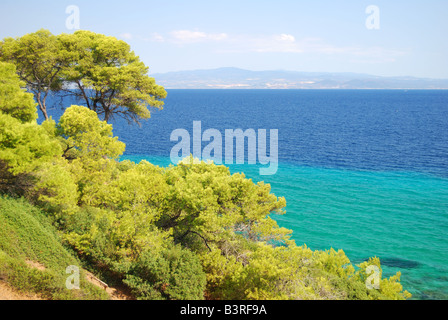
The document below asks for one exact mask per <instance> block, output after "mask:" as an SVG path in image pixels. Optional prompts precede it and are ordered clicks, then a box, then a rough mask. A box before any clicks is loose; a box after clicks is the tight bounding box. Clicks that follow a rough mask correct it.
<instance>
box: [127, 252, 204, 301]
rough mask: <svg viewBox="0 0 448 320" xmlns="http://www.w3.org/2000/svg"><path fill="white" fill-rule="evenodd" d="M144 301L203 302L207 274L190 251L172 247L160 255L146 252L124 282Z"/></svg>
mask: <svg viewBox="0 0 448 320" xmlns="http://www.w3.org/2000/svg"><path fill="white" fill-rule="evenodd" d="M124 282H125V283H126V284H128V285H129V287H130V288H132V289H133V291H134V293H135V294H136V295H137V296H138V297H140V299H169V300H200V299H203V298H204V297H203V296H204V289H205V282H206V279H205V273H204V272H203V270H202V266H201V264H200V262H199V259H198V258H197V256H196V255H194V254H193V253H192V252H190V251H189V250H186V249H183V248H182V247H180V246H171V247H169V248H166V249H162V250H161V251H160V252H156V253H154V252H153V251H150V250H148V251H145V252H143V253H142V254H141V255H140V257H139V258H138V260H137V261H136V262H135V263H133V264H132V266H131V267H130V269H129V271H128V272H127V275H126V279H125V280H124Z"/></svg>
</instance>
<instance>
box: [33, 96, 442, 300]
mask: <svg viewBox="0 0 448 320" xmlns="http://www.w3.org/2000/svg"><path fill="white" fill-rule="evenodd" d="M167 92H168V96H167V98H166V99H165V100H164V101H165V105H164V108H163V110H157V109H152V110H151V118H150V119H148V120H146V121H143V122H142V124H141V126H137V125H135V124H134V125H130V124H129V123H128V122H126V121H124V120H123V119H114V120H112V121H111V123H112V124H113V128H114V135H115V136H118V137H119V139H120V140H121V141H123V142H125V143H126V152H125V154H124V155H123V156H122V159H129V160H132V161H135V162H139V161H141V160H148V161H150V162H152V163H154V164H156V165H159V166H168V165H170V164H172V161H171V158H170V153H171V150H172V149H173V147H174V146H175V145H176V144H177V142H176V141H172V139H170V137H171V134H172V133H173V131H174V130H176V129H184V130H186V131H188V132H189V134H190V135H191V137H193V134H194V132H193V123H194V121H200V123H201V128H202V131H205V130H207V129H217V130H218V131H219V132H221V133H222V135H223V136H224V133H225V130H226V129H234V130H235V129H242V130H243V131H245V130H247V129H254V130H255V132H258V130H259V129H265V130H267V132H270V130H277V132H278V139H277V142H278V143H277V146H278V169H277V171H276V172H275V174H272V175H261V174H260V170H259V169H260V167H263V165H261V164H259V163H256V164H250V163H249V161H245V162H244V163H243V164H225V165H227V166H228V167H229V168H230V171H231V172H232V173H235V172H243V173H244V174H245V175H246V177H247V178H250V179H252V180H253V181H254V182H257V181H265V182H266V183H269V184H270V185H271V188H272V193H274V194H275V195H276V196H281V197H285V199H286V202H287V206H286V208H285V211H286V213H285V214H284V215H274V216H273V218H274V219H275V220H276V221H277V222H278V224H279V225H280V226H281V227H285V228H288V229H290V230H292V239H293V240H295V242H296V243H297V244H298V245H304V244H306V245H307V246H308V247H309V248H311V249H313V250H328V249H330V248H333V249H335V250H339V249H342V250H343V251H344V252H345V253H346V255H347V256H348V257H349V259H350V261H351V262H352V263H353V264H359V263H361V262H363V261H366V260H367V259H368V258H369V257H379V258H380V261H381V264H382V270H383V277H389V276H391V275H394V274H395V273H396V272H398V271H400V272H401V283H402V285H403V287H404V289H406V290H408V291H409V292H410V293H412V295H413V298H412V299H418V300H424V299H430V300H438V299H448V91H447V90H261V89H260V90H245V89H235V90H233V89H229V90H227V89H224V90H223V89H221V90H214V89H204V90H190V89H188V90H187V89H185V90H180V89H176V90H175V89H171V90H170V89H169V90H167ZM54 102H55V103H54V104H53V105H51V106H50V108H49V109H50V110H49V114H50V115H51V116H52V117H53V118H54V119H56V120H57V119H58V118H59V117H60V115H61V113H62V109H61V104H60V103H56V99H54ZM71 103H74V104H76V103H75V102H73V101H69V100H67V99H66V100H65V101H64V103H63V104H62V105H63V106H64V107H65V106H67V105H68V104H71ZM40 119H41V117H40ZM267 144H268V146H267V149H268V150H269V139H268V140H267ZM205 145H207V142H203V144H202V147H204V146H205ZM223 146H224V143H223ZM246 151H247V149H246ZM246 160H248V159H246Z"/></svg>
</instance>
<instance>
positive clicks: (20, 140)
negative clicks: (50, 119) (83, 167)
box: [0, 112, 62, 174]
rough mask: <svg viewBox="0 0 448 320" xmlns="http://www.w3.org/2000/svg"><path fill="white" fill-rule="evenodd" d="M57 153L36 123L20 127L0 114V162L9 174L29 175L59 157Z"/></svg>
mask: <svg viewBox="0 0 448 320" xmlns="http://www.w3.org/2000/svg"><path fill="white" fill-rule="evenodd" d="M61 151H62V150H61V147H60V145H59V143H58V142H57V141H55V140H52V139H51V138H50V137H49V136H48V134H47V132H46V131H45V130H44V128H42V127H41V126H39V125H38V124H37V123H34V122H29V123H22V122H21V121H20V120H18V119H16V118H13V117H12V116H11V115H7V114H4V113H2V112H0V161H3V162H4V163H6V164H7V165H8V166H9V170H10V172H12V173H13V174H17V173H23V172H31V171H33V170H35V169H36V168H37V166H39V165H41V164H42V163H45V162H49V161H52V160H53V159H54V158H55V157H57V156H60V154H61V153H62V152H61Z"/></svg>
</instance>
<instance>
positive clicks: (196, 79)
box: [152, 68, 448, 89]
mask: <svg viewBox="0 0 448 320" xmlns="http://www.w3.org/2000/svg"><path fill="white" fill-rule="evenodd" d="M152 76H153V77H154V78H155V79H156V82H157V84H160V85H162V86H164V87H165V88H166V89H448V79H426V78H414V77H379V76H373V75H368V74H358V73H322V72H297V71H250V70H244V69H239V68H218V69H210V70H191V71H177V72H168V73H158V74H153V75H152Z"/></svg>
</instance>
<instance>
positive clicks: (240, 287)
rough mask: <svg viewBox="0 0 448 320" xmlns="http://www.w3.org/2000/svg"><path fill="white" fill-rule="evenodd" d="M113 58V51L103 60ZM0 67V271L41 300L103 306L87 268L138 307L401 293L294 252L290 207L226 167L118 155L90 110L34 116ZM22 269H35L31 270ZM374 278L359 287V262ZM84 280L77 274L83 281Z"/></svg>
mask: <svg viewBox="0 0 448 320" xmlns="http://www.w3.org/2000/svg"><path fill="white" fill-rule="evenodd" d="M108 54H110V53H108ZM23 87H24V83H23V82H22V81H20V79H19V77H18V76H17V74H16V68H15V66H14V65H13V64H9V63H4V62H0V192H1V193H2V194H3V197H2V198H1V200H0V201H1V202H0V204H1V205H0V226H1V228H0V276H1V278H2V281H7V282H8V283H10V284H11V285H13V286H14V287H17V288H20V289H23V290H30V291H34V292H39V293H40V294H42V295H43V296H45V297H47V298H50V299H103V298H107V296H106V295H105V294H104V292H101V291H98V290H97V288H95V287H92V286H91V285H90V284H89V283H87V282H86V281H85V280H82V282H81V284H80V289H79V290H73V289H72V290H70V289H68V288H66V287H65V283H66V279H67V274H66V273H65V272H66V268H67V267H68V266H71V265H78V266H81V265H84V266H88V268H89V269H90V270H92V271H94V273H96V274H98V275H99V276H100V277H101V278H102V279H103V280H107V282H109V283H114V284H119V285H123V286H126V287H127V288H128V289H129V290H130V291H131V292H132V294H133V295H134V296H135V297H136V298H137V299H168V300H172V299H228V300H236V299H238V300H245V299H406V298H408V297H410V295H409V293H408V292H406V291H404V290H403V288H402V286H401V284H400V282H399V278H400V274H399V273H398V274H397V275H395V276H393V277H390V278H383V277H382V274H381V265H380V261H379V259H378V258H371V259H370V260H369V261H366V262H364V263H362V264H360V265H359V266H354V265H352V264H351V263H350V261H349V259H348V258H347V256H346V255H345V254H344V252H343V251H342V250H339V251H336V250H333V249H331V250H327V251H312V250H310V249H309V248H307V247H306V246H297V245H296V244H295V243H294V241H292V240H291V239H290V235H291V231H290V230H287V229H284V228H281V227H279V226H278V225H277V223H276V222H275V220H274V219H272V218H271V215H272V214H284V211H283V209H284V207H285V206H286V200H285V198H283V197H277V196H275V195H274V194H272V193H271V190H270V186H269V185H268V184H265V183H263V182H259V183H256V184H255V183H254V182H253V181H252V180H250V179H247V178H246V177H245V176H244V174H239V173H237V174H230V172H229V169H228V168H227V167H225V166H220V165H215V164H213V163H205V162H203V161H198V160H196V159H193V158H191V157H190V158H186V159H184V160H183V161H182V162H181V163H179V164H177V165H171V166H169V167H167V168H161V167H158V166H155V165H153V164H151V163H149V162H147V161H142V162H140V163H134V162H131V161H120V160H119V157H120V156H121V155H122V154H123V152H124V150H125V144H124V143H122V142H120V141H119V140H118V138H117V137H114V135H113V128H112V126H111V125H110V124H108V123H107V122H106V121H101V120H100V119H99V118H98V114H97V113H96V112H95V110H91V109H89V108H87V107H84V106H76V105H74V106H70V107H68V108H67V109H66V110H65V113H64V114H63V116H62V117H61V118H60V120H59V122H58V123H56V122H55V121H54V120H52V119H51V117H49V118H48V119H47V120H45V121H44V122H43V123H42V124H40V125H39V124H38V123H37V122H36V118H37V109H36V103H35V102H34V101H33V95H32V94H30V93H27V92H25V91H24V90H23V89H22V88H23ZM27 261H28V262H29V261H31V262H34V263H39V264H40V265H43V266H44V267H45V269H43V270H39V269H37V268H32V267H30V264H29V263H27ZM372 265H374V266H376V267H378V269H377V270H379V274H378V277H379V280H378V285H379V287H378V289H369V288H368V286H367V285H366V283H367V280H368V279H369V275H370V272H368V270H369V269H368V267H369V266H372ZM81 278H82V279H84V277H81Z"/></svg>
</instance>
